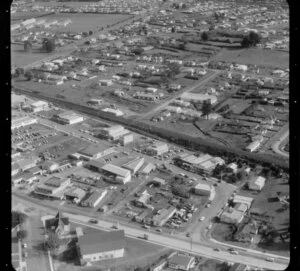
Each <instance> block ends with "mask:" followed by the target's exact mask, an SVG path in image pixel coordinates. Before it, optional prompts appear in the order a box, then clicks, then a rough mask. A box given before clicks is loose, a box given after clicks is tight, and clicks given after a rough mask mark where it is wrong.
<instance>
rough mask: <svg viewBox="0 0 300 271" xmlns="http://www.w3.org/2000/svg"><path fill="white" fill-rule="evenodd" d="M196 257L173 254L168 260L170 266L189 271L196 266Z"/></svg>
mask: <svg viewBox="0 0 300 271" xmlns="http://www.w3.org/2000/svg"><path fill="white" fill-rule="evenodd" d="M194 265H195V258H194V257H192V256H188V255H183V254H176V255H173V256H172V257H171V258H170V259H169V262H168V267H169V268H171V269H174V270H185V271H188V270H189V269H190V268H192V267H194Z"/></svg>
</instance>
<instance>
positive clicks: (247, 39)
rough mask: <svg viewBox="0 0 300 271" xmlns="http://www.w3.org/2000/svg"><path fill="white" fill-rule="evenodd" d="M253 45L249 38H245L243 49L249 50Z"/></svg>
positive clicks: (242, 42)
mask: <svg viewBox="0 0 300 271" xmlns="http://www.w3.org/2000/svg"><path fill="white" fill-rule="evenodd" d="M250 45H251V42H250V39H249V37H248V36H245V37H244V38H243V39H242V41H241V46H242V48H249V47H250Z"/></svg>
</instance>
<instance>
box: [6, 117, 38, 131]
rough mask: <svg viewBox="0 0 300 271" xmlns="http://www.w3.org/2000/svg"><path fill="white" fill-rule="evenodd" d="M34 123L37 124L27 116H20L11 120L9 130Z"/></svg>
mask: <svg viewBox="0 0 300 271" xmlns="http://www.w3.org/2000/svg"><path fill="white" fill-rule="evenodd" d="M34 123H37V120H36V119H34V118H31V117H28V116H20V117H17V118H13V119H12V120H11V129H12V130H14V129H16V128H20V127H24V126H27V125H31V124H34Z"/></svg>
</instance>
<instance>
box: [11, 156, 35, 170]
mask: <svg viewBox="0 0 300 271" xmlns="http://www.w3.org/2000/svg"><path fill="white" fill-rule="evenodd" d="M37 162H38V158H34V157H31V158H25V159H22V160H19V161H18V162H16V163H15V164H16V165H17V166H18V167H19V169H20V170H22V171H25V170H28V169H30V168H33V167H35V166H36V164H37Z"/></svg>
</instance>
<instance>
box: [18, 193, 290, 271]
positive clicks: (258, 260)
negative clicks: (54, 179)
mask: <svg viewBox="0 0 300 271" xmlns="http://www.w3.org/2000/svg"><path fill="white" fill-rule="evenodd" d="M13 197H14V198H16V196H14V195H13ZM20 202H23V204H24V205H27V204H28V205H29V206H35V207H36V208H39V209H42V210H43V211H46V212H47V213H48V214H52V215H55V214H56V212H57V210H56V209H55V208H53V209H52V208H50V207H43V206H40V205H38V204H36V203H32V202H30V200H29V199H28V200H24V199H22V200H20ZM54 209H55V210H54ZM64 214H65V215H66V216H68V217H69V218H70V221H72V222H74V223H77V224H82V225H85V226H89V227H94V228H99V229H106V230H109V229H110V228H111V226H112V225H113V222H108V221H104V220H101V219H98V225H99V226H98V225H97V226H96V225H91V224H90V223H89V222H88V221H89V220H90V219H91V218H90V217H88V216H83V215H74V214H71V213H69V212H65V213H64ZM120 228H122V229H124V230H125V234H126V235H127V236H129V237H133V238H137V237H138V236H143V234H144V233H147V234H148V235H149V240H148V241H149V242H151V243H155V244H158V245H161V246H165V247H168V248H172V249H176V250H180V251H186V252H192V253H195V254H197V255H200V256H204V257H208V258H212V259H219V260H223V261H229V262H240V263H245V264H247V265H252V266H257V267H262V268H268V269H271V270H283V269H285V268H286V266H287V265H288V261H289V260H288V258H285V257H279V256H276V262H273V263H272V262H267V261H266V260H265V258H266V257H268V256H269V254H265V253H261V252H257V253H255V254H254V253H252V252H251V251H249V252H247V251H246V250H245V249H243V250H245V252H242V251H241V252H240V255H232V254H229V253H228V252H227V251H220V252H216V251H214V250H213V248H215V247H217V246H216V245H214V246H212V245H211V244H210V243H209V242H207V241H206V242H201V243H200V242H199V241H194V240H193V241H192V243H191V240H190V239H188V238H179V237H177V236H168V235H163V234H158V233H153V232H149V231H147V230H143V229H137V228H131V227H130V226H125V225H120ZM228 247H230V246H228Z"/></svg>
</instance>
